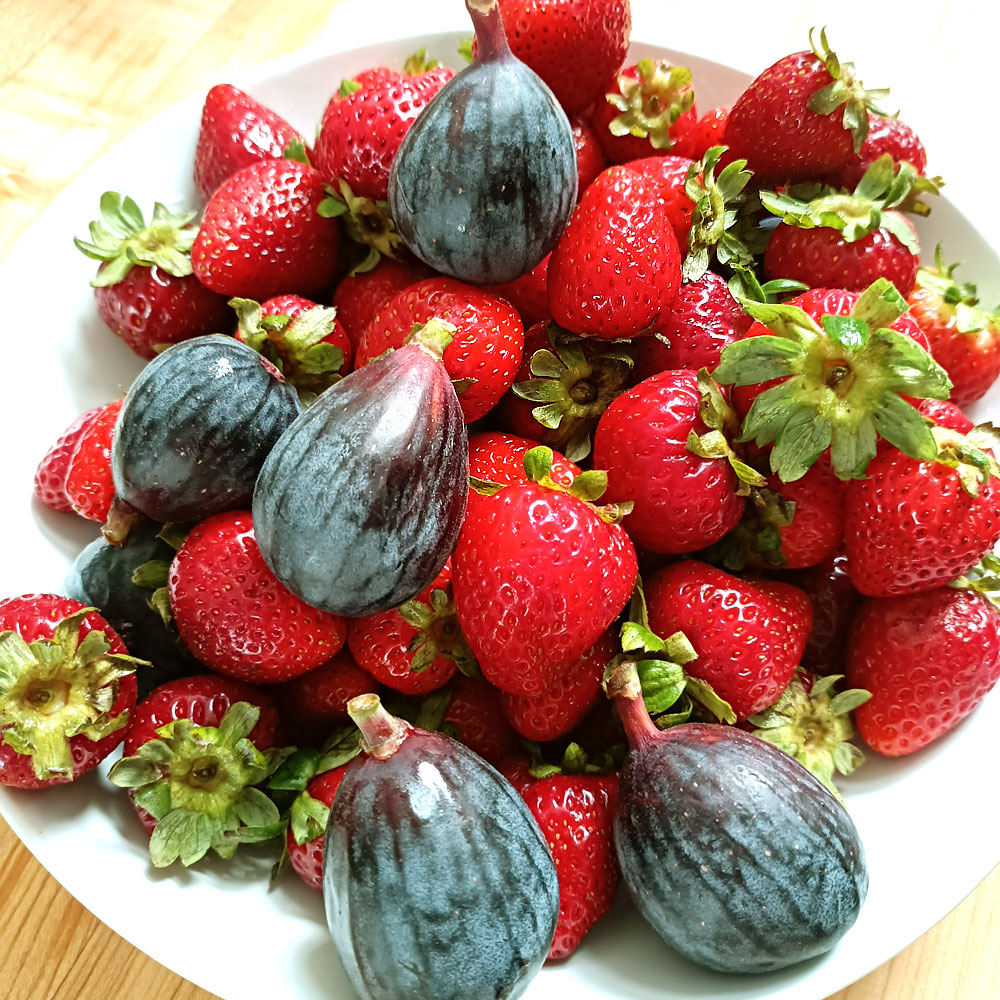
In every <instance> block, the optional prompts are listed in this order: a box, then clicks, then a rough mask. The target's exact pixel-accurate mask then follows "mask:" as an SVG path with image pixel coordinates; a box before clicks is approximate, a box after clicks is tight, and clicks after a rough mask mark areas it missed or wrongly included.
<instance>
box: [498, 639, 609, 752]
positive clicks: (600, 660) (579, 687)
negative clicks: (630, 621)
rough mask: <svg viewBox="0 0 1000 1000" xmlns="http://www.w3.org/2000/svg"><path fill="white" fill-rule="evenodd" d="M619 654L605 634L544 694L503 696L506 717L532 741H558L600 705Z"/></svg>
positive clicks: (556, 678)
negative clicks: (604, 685) (611, 666)
mask: <svg viewBox="0 0 1000 1000" xmlns="http://www.w3.org/2000/svg"><path fill="white" fill-rule="evenodd" d="M617 652H618V646H617V644H616V637H615V636H614V635H612V634H611V633H610V632H606V633H605V634H604V635H602V636H601V637H600V639H598V640H597V642H595V643H594V645H593V646H591V647H590V649H588V650H587V652H586V653H584V654H583V656H581V657H580V659H579V660H578V661H577V662H576V663H573V664H571V665H569V666H568V667H565V668H564V669H563V670H562V671H561V672H560V673H559V674H558V675H557V676H556V677H555V678H554V679H553V681H552V683H551V684H550V685H549V686H548V687H547V688H546V689H545V690H544V691H543V692H542V693H541V694H537V695H517V694H509V693H507V692H506V691H505V692H503V693H502V694H501V695H500V703H501V704H502V705H503V714H504V715H505V716H507V719H508V720H509V722H510V724H511V725H512V726H513V727H514V728H515V729H516V730H517V731H518V732H519V733H520V734H521V735H522V736H524V737H526V738H527V739H529V740H537V741H539V742H545V741H547V740H554V739H558V738H559V737H560V736H563V735H565V734H566V733H568V732H569V731H570V730H571V729H572V728H573V727H574V726H575V725H576V724H577V723H578V722H580V720H581V719H583V717H584V716H585V715H586V714H587V713H588V712H589V711H590V710H591V709H592V708H593V707H594V706H595V705H596V704H597V702H598V699H599V698H600V697H601V678H602V677H603V676H604V668H605V667H606V666H607V665H608V664H609V663H610V662H611V660H612V658H613V657H614V655H615V654H616V653H617Z"/></svg>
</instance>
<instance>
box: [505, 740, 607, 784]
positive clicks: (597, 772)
mask: <svg viewBox="0 0 1000 1000" xmlns="http://www.w3.org/2000/svg"><path fill="white" fill-rule="evenodd" d="M523 743H524V745H525V748H526V749H527V751H528V753H529V755H530V757H531V767H529V768H528V773H529V774H530V775H531V776H532V777H533V778H538V779H540V778H553V777H555V776H556V775H560V774H563V775H567V776H570V777H576V776H583V777H600V776H601V775H605V774H612V773H614V772H615V771H620V770H621V765H622V759H623V757H624V749H625V748H624V746H622V745H621V744H616V745H615V746H614V747H612V748H611V749H610V750H607V751H604V752H603V753H600V754H598V755H597V756H591V755H590V754H588V753H587V751H586V750H584V748H583V747H582V746H580V744H579V743H570V744H568V745H567V747H566V749H565V750H564V751H563V752H562V756H561V757H560V758H559V763H558V764H550V763H548V762H547V761H546V760H545V754H544V753H543V751H542V748H541V747H540V746H539V745H538V744H537V743H535V742H534V740H524V741H523Z"/></svg>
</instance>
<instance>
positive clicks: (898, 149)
mask: <svg viewBox="0 0 1000 1000" xmlns="http://www.w3.org/2000/svg"><path fill="white" fill-rule="evenodd" d="M886 153H888V154H889V155H890V156H891V157H892V162H893V163H894V164H895V165H897V166H898V165H899V164H900V163H903V162H904V161H905V162H906V163H909V164H912V166H913V168H914V170H916V172H917V173H918V174H920V175H921V176H923V174H924V173H925V172H926V170H927V151H926V150H925V149H924V144H923V143H922V142H921V141H920V139H919V138H918V137H917V133H916V132H914V131H913V129H912V128H910V126H909V125H907V124H906V122H904V121H900V120H899V119H898V118H885V117H884V116H882V115H873V114H871V113H870V112H869V115H868V134H867V136H865V141H864V142H863V143H862V144H861V149H860V150H859V151H858V152H857V153H856V154H855V155H854V156H852V157H851V158H850V159H849V160H848V161H847V163H846V164H845V165H844V166H843V167H841V169H840V170H839V171H838V172H837V174H836V175H835V176H833V177H832V178H831V179H830V183H831V184H833V185H834V187H844V188H847V189H848V190H853V189H854V188H855V187H856V186H857V184H858V182H859V181H860V180H861V178H862V177H863V176H864V173H865V171H866V170H867V169H868V168H869V167H870V166H871V165H872V164H873V163H874V162H875V161H876V160H877V159H878V158H879V157H880V156H883V155H885V154H886Z"/></svg>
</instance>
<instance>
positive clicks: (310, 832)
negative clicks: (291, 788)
mask: <svg viewBox="0 0 1000 1000" xmlns="http://www.w3.org/2000/svg"><path fill="white" fill-rule="evenodd" d="M329 819H330V807H329V806H328V805H326V804H325V803H323V802H320V801H319V799H314V798H313V797H312V796H311V795H309V794H308V793H303V794H302V795H299V796H298V797H297V798H296V799H295V801H294V802H293V803H292V808H291V810H290V812H289V820H290V825H291V828H292V836H293V837H294V838H295V843H296V844H300V845H301V844H308V843H309V841H310V840H315V839H316V838H317V837H321V836H322V835H323V832H324V831H325V830H326V824H327V822H328V821H329Z"/></svg>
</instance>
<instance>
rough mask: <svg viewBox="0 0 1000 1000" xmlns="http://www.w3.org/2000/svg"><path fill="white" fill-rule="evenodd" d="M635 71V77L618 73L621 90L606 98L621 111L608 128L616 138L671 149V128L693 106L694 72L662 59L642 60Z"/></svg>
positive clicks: (619, 88)
mask: <svg viewBox="0 0 1000 1000" xmlns="http://www.w3.org/2000/svg"><path fill="white" fill-rule="evenodd" d="M635 70H636V76H632V75H631V74H629V73H625V72H622V73H619V74H618V89H617V90H616V91H612V92H611V93H609V94H606V95H605V99H606V100H607V102H608V104H610V105H612V107H614V108H616V109H617V110H618V111H619V112H621V113H620V114H619V115H618V116H617V117H615V118H613V119H612V120H611V122H610V124H609V125H608V129H609V130H610V132H611V134H612V135H614V136H624V135H634V136H636V138H639V139H648V140H649V144H650V145H651V146H652V147H653V149H663V150H666V149H670V148H671V147H672V146H673V144H674V141H673V139H672V138H671V136H670V128H671V126H672V125H673V124H674V123H675V122H676V121H677V119H678V118H680V116H681V115H682V114H684V113H685V112H686V111H690V110H691V108H692V107H694V88H693V87H692V86H691V70H689V69H687V68H686V67H684V66H671V65H670V63H668V62H665V61H664V60H662V59H658V60H653V59H640V60H639V62H638V63H636V66H635Z"/></svg>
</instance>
